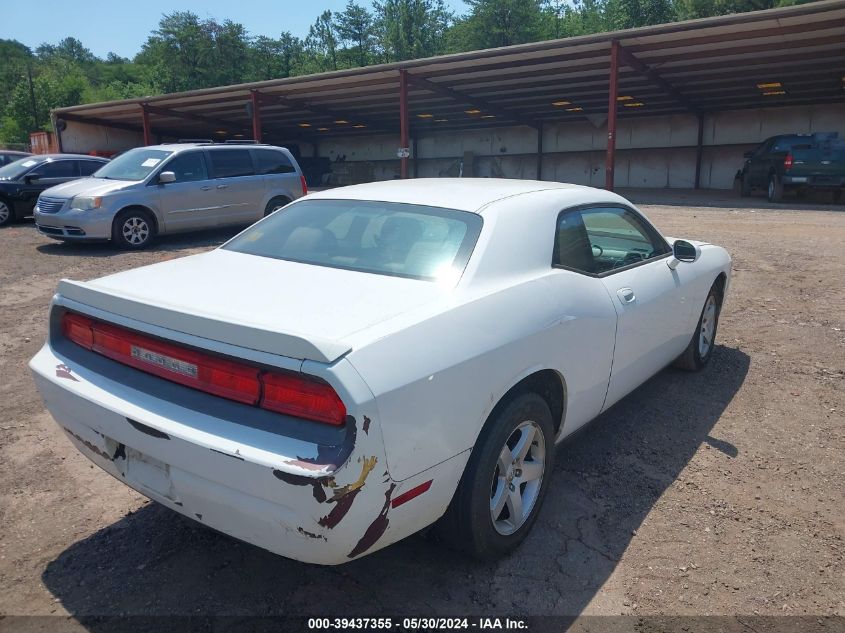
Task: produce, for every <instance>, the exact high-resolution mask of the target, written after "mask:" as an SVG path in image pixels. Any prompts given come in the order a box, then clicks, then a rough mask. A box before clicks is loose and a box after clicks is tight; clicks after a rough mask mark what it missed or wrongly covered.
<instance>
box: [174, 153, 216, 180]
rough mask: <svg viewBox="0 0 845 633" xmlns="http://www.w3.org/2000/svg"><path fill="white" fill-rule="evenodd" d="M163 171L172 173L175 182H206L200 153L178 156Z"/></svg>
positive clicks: (206, 177) (206, 171) (206, 174)
mask: <svg viewBox="0 0 845 633" xmlns="http://www.w3.org/2000/svg"><path fill="white" fill-rule="evenodd" d="M164 170H165V171H172V172H173V173H174V174H175V175H176V182H193V181H196V180H208V170H207V169H206V168H205V160H204V159H203V157H202V152H186V153H184V154H179V155H178V156H176V157H175V158H174V159H173V160H171V161H170V162H169V163H167V164H166V165H165V166H164Z"/></svg>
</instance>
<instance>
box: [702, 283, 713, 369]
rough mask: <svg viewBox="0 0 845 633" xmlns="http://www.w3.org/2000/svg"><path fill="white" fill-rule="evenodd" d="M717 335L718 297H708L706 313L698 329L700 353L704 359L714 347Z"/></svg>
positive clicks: (705, 306)
mask: <svg viewBox="0 0 845 633" xmlns="http://www.w3.org/2000/svg"><path fill="white" fill-rule="evenodd" d="M715 334H716V297H715V296H714V295H713V294H710V295H708V296H707V303H705V304H704V311H703V312H702V313H701V323H700V325H699V329H698V353H699V355H700V356H701V357H702V358H703V357H705V356H707V355H708V354H709V353H710V349H711V348H712V347H713V336H714V335H715Z"/></svg>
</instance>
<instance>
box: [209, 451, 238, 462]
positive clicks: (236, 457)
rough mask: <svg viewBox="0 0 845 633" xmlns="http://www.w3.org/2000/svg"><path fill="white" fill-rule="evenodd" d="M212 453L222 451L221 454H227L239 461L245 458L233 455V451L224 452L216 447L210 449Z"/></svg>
mask: <svg viewBox="0 0 845 633" xmlns="http://www.w3.org/2000/svg"><path fill="white" fill-rule="evenodd" d="M210 450H211V452H212V453H220V454H221V455H225V456H226V457H231V458H232V459H237V460H239V461H244V458H243V457H241V456H240V455H232V454H231V453H224V452H223V451H218V450H217V449H215V448H212V449H210Z"/></svg>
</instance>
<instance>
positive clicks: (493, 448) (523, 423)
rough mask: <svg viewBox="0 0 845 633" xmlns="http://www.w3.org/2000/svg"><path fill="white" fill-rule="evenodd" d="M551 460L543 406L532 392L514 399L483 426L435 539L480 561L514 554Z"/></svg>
mask: <svg viewBox="0 0 845 633" xmlns="http://www.w3.org/2000/svg"><path fill="white" fill-rule="evenodd" d="M554 455H555V446H554V424H553V423H552V414H551V412H550V410H549V406H548V404H547V403H546V401H545V400H544V399H543V398H542V397H540V396H539V395H538V394H536V393H525V394H522V395H520V396H517V397H516V398H514V399H513V400H511V401H510V402H509V403H508V404H507V405H506V406H505V407H504V408H503V409H502V410H501V411H500V412H499V413H498V414H497V415H496V417H495V418H493V419H492V420H490V422H488V424H487V425H485V428H484V430H483V431H482V433H481V435H480V436H479V439H478V442H477V443H476V445H475V448H474V449H473V451H472V455H471V456H470V459H469V463H468V464H467V467H466V470H465V471H464V475H463V477H462V478H461V481H460V483H459V484H458V489H457V491H456V492H455V496H454V498H453V499H452V503H451V504H450V505H449V509H448V510H447V511H446V514H445V515H444V516H443V518H442V519H441V520H440V521H439V522H438V523H437V525H436V526H435V532H436V534H437V535H438V536H439V537H440V538H441V539H442V540H443V541H445V542H446V543H448V544H449V545H451V546H453V547H455V548H456V549H460V550H462V551H464V552H466V553H468V554H470V555H471V556H474V557H475V558H479V559H482V560H490V559H493V558H497V557H499V556H502V555H504V554H507V553H508V552H510V551H512V550H513V549H515V548H516V547H517V546H518V545H519V544H520V543H521V542H522V541H523V540H524V539H525V537H526V536H527V535H528V532H529V531H530V530H531V526H532V525H533V524H534V521H535V520H536V518H537V514H538V513H539V511H540V506H541V505H542V503H543V499H544V497H545V495H546V491H547V490H548V486H549V480H550V478H551V474H552V471H553V469H554Z"/></svg>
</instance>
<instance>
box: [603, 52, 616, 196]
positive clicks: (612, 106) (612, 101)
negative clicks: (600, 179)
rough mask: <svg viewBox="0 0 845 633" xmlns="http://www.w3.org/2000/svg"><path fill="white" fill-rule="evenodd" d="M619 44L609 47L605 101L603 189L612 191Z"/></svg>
mask: <svg viewBox="0 0 845 633" xmlns="http://www.w3.org/2000/svg"><path fill="white" fill-rule="evenodd" d="M618 84H619V42H618V41H617V40H613V43H612V44H611V47H610V86H609V88H610V90H609V91H608V92H609V96H608V101H607V157H606V159H605V166H604V188H605V189H607V190H608V191H613V169H614V167H615V164H616V103H617V99H616V97H617V96H618V91H619V86H618Z"/></svg>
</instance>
